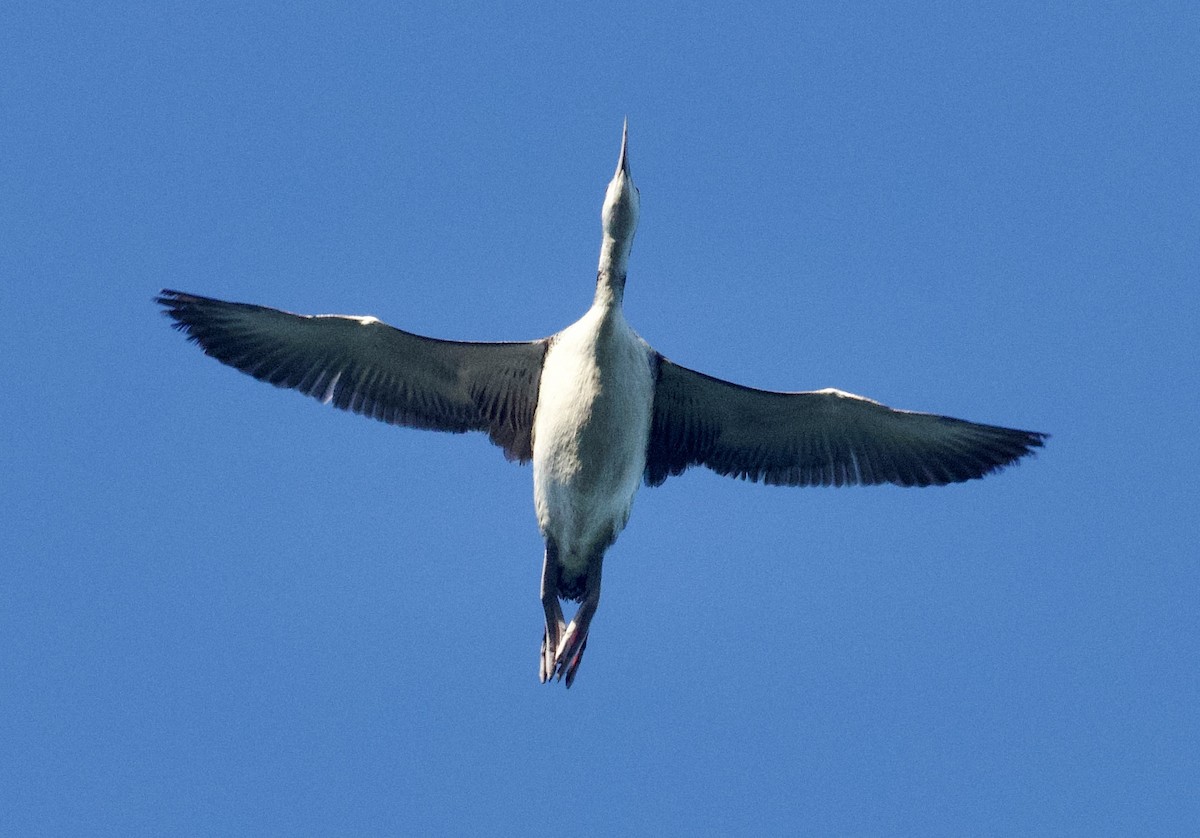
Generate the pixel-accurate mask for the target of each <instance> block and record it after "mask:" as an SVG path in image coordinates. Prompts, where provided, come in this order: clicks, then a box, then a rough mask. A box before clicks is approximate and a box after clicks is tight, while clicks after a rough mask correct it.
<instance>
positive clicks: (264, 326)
mask: <svg viewBox="0 0 1200 838" xmlns="http://www.w3.org/2000/svg"><path fill="white" fill-rule="evenodd" d="M155 301H156V302H158V303H159V304H161V305H162V306H164V307H165V308H166V312H165V313H166V314H167V315H168V316H169V317H171V318H172V319H174V320H175V323H174V326H175V328H176V329H178V330H179V331H181V332H183V333H184V334H186V335H187V336H188V339H189V340H191V341H193V342H195V343H196V344H198V345H199V346H200V348H201V349H203V350H204V352H205V354H208V355H211V356H212V357H214V358H216V359H217V360H218V361H220V362H221V363H223V364H228V365H229V366H231V367H235V368H236V369H239V370H241V371H242V372H244V373H246V374H248V375H252V376H254V377H255V378H257V379H258V380H260V381H266V382H268V383H270V384H274V385H275V386H276V387H288V388H291V389H293V390H299V391H300V392H301V393H304V394H305V395H308V396H312V397H314V398H317V399H320V400H321V401H323V402H325V403H327V404H332V405H333V406H334V407H338V408H341V409H342V410H350V411H353V412H355V413H361V414H362V415H364V416H369V417H371V418H373V419H378V420H380V421H382V422H390V423H392V424H395V425H408V426H410V427H414V428H429V429H432V430H438V431H450V432H452V433H463V432H465V431H486V432H487V434H488V436H489V437H491V439H492V441H493V442H494V443H496V444H497V445H499V446H500V447H501V448H503V449H504V453H505V456H507V457H508V458H509V459H514V460H520V461H526V460H528V459H530V458H531V457H532V456H533V443H532V440H531V432H532V428H533V414H534V411H535V409H536V408H537V392H538V382H539V380H540V377H541V370H542V358H543V357H544V356H545V353H546V341H534V342H531V343H466V342H459V341H447V340H437V339H434V338H427V337H422V336H420V335H414V334H411V333H409V332H403V331H401V330H399V329H394V328H392V327H391V326H388V325H387V324H385V323H381V322H380V321H378V320H376V319H375V318H373V317H343V316H339V315H316V316H310V315H302V314H289V313H288V312H285V311H280V310H278V309H274V308H267V307H265V306H257V305H250V304H248V303H229V302H225V301H223V300H214V299H211V298H208V297H199V296H195V295H193V294H184V293H181V292H179V291H166V290H164V291H163V292H162V294H160V295H159V296H158V297H157V298H156V299H155Z"/></svg>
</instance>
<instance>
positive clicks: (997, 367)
mask: <svg viewBox="0 0 1200 838" xmlns="http://www.w3.org/2000/svg"><path fill="white" fill-rule="evenodd" d="M975 5H976V4H934V3H930V4H924V3H900V4H879V5H876V6H871V7H869V8H868V7H866V6H858V5H854V4H843V3H821V4H793V3H778V4H769V3H764V4H759V5H755V6H751V7H734V6H733V5H730V4H710V3H703V2H701V3H692V4H658V3H638V4H627V5H604V6H602V7H600V6H588V7H586V8H578V9H572V8H570V7H562V6H560V7H556V8H554V9H540V10H536V11H529V12H517V11H513V10H501V9H499V8H490V7H484V5H483V4H478V5H476V4H440V3H419V4H391V3H379V4H357V5H355V6H354V8H353V9H349V8H346V7H345V5H344V4H330V5H323V4H303V5H298V6H295V7H293V6H287V5H279V4H256V5H252V6H249V5H247V4H224V3H209V4H202V5H201V6H195V7H193V6H188V5H174V4H163V5H153V6H151V5H142V4H126V3H108V4H71V3H46V4H42V3H37V4H34V3H24V4H23V3H17V4H8V5H6V6H5V7H4V10H3V11H0V106H2V110H3V119H0V280H2V281H0V311H3V312H4V314H5V318H4V322H5V325H4V328H3V330H0V373H2V374H3V377H4V381H5V382H6V390H7V396H6V398H4V399H3V400H0V430H2V432H3V435H4V444H3V446H0V500H2V503H3V505H2V507H0V508H2V509H3V512H2V516H3V523H2V526H0V556H2V557H3V558H2V560H0V638H2V642H0V672H3V677H2V678H0V708H2V711H3V712H0V741H3V742H4V743H5V745H4V747H3V749H0V787H2V788H3V789H4V792H3V802H2V803H0V832H3V833H4V834H12V835H17V834H36V833H41V834H67V833H89V834H120V835H134V834H147V835H149V834H155V835H162V834H235V833H241V834H250V833H259V834H262V833H273V834H305V833H312V834H321V833H323V834H351V833H358V834H389V833H391V834H398V833H405V832H407V833H409V834H417V833H418V832H419V833H420V834H466V833H470V832H476V833H478V832H484V831H486V832H489V833H494V834H505V833H508V834H514V835H518V834H520V835H528V834H531V833H532V832H533V831H534V830H544V829H569V830H571V831H573V832H582V833H583V834H655V835H660V834H666V835H685V834H698V833H703V832H706V831H711V832H721V833H724V834H755V835H761V834H793V833H796V832H809V833H814V834H821V833H825V834H828V833H834V832H836V833H842V834H855V833H857V834H906V833H907V834H924V835H938V834H944V835H962V834H986V833H991V834H1004V833H1008V834H1015V833H1023V834H1036V833H1057V834H1072V833H1073V834H1088V835H1092V834H1102V833H1109V834H1131V833H1142V834H1149V833H1159V834H1163V833H1168V832H1172V831H1176V830H1183V829H1184V828H1186V827H1188V826H1189V825H1190V826H1191V827H1193V828H1194V826H1195V824H1196V823H1197V822H1198V820H1200V805H1198V804H1197V800H1200V797H1198V795H1197V790H1198V788H1200V741H1198V740H1200V736H1198V734H1197V731H1198V730H1200V712H1198V708H1200V678H1198V676H1197V669H1196V661H1197V659H1198V656H1200V642H1198V638H1200V631H1198V629H1200V625H1198V623H1200V620H1198V618H1197V609H1196V603H1197V595H1198V593H1200V585H1198V582H1200V572H1198V559H1197V551H1196V541H1197V535H1198V533H1197V529H1198V526H1197V520H1198V518H1200V515H1198V514H1197V499H1196V492H1195V489H1194V485H1193V484H1194V481H1195V474H1196V472H1197V469H1198V467H1200V446H1198V445H1197V442H1196V435H1195V430H1196V423H1197V416H1198V410H1197V408H1200V386H1198V385H1200V376H1198V374H1197V357H1198V356H1200V353H1198V352H1197V349H1198V346H1197V344H1198V342H1200V341H1198V340H1197V322H1198V321H1200V292H1198V291H1197V278H1198V277H1200V246H1198V235H1197V233H1198V231H1200V178H1198V170H1197V162H1196V160H1197V155H1196V137H1197V135H1198V133H1200V112H1198V107H1197V100H1196V95H1195V94H1196V90H1197V83H1198V81H1200V78H1198V76H1200V71H1198V70H1197V64H1196V60H1195V56H1196V54H1197V49H1198V48H1200V43H1198V41H1200V35H1198V33H1200V15H1198V13H1197V11H1196V7H1195V6H1194V4H1184V3H1179V4H1153V3H1145V4H1090V3H1079V4H1043V3H1018V4H1011V3H1010V4H1002V6H1001V5H1000V4H996V6H995V8H994V9H990V10H989V9H984V8H975ZM965 6H970V7H971V8H966V7H965ZM626 115H628V117H629V122H630V146H631V160H632V169H633V174H634V177H635V179H636V181H637V183H638V185H639V187H640V189H641V194H642V225H641V228H640V229H639V232H638V237H637V242H636V244H635V247H634V250H633V257H632V263H631V272H630V279H629V287H628V293H627V296H626V308H627V312H628V316H629V319H630V321H631V322H632V323H633V324H634V326H635V328H637V329H638V330H639V332H640V333H641V334H642V335H643V336H644V337H645V338H646V339H647V340H649V341H650V342H651V344H653V345H654V346H655V347H656V348H658V349H659V350H660V351H662V352H663V353H664V354H665V355H667V356H668V357H671V358H672V359H674V360H677V361H678V362H680V363H683V364H686V365H688V366H691V367H693V368H696V369H701V370H704V371H706V372H709V373H711V374H714V375H719V376H722V377H726V378H730V379H733V380H736V381H739V382H742V383H745V384H750V385H755V386H760V387H770V388H777V389H816V388H820V387H827V386H835V387H839V388H842V389H845V390H849V391H851V392H855V393H861V394H863V395H867V396H870V397H872V398H876V399H879V400H881V401H883V402H885V403H888V404H891V405H893V406H897V407H904V408H910V409H916V410H928V411H934V412H940V413H946V414H950V415H954V416H961V417H964V418H968V419H974V420H978V421H985V422H993V423H998V424H1005V425H1010V426H1014V427H1020V428H1030V429H1034V430H1040V431H1046V432H1049V433H1051V434H1052V435H1053V436H1052V438H1051V440H1050V442H1049V444H1048V447H1047V448H1046V449H1045V450H1044V451H1043V452H1042V453H1041V454H1040V456H1038V457H1037V458H1036V459H1033V460H1030V461H1027V462H1024V463H1023V464H1021V465H1020V467H1018V468H1014V469H1011V470H1009V471H1007V472H1005V473H1003V474H1001V475H998V476H994V477H990V478H988V479H986V480H983V481H976V482H972V483H971V484H968V485H960V486H953V487H947V488H942V489H924V490H904V489H899V488H892V487H882V488H871V489H840V490H834V489H828V490H811V489H809V490H799V489H778V488H767V487H762V486H756V485H748V484H745V483H740V482H736V481H732V480H728V479H722V478H718V477H716V476H715V475H712V474H709V473H706V472H699V471H697V472H691V473H689V474H687V475H685V476H683V477H680V478H675V479H672V480H670V481H668V482H667V484H666V485H664V486H663V487H662V488H659V489H655V490H645V491H643V492H642V493H641V494H640V495H639V497H638V500H637V502H636V504H635V507H634V514H633V517H632V520H631V524H630V526H629V528H628V529H627V530H626V532H625V534H624V535H623V536H622V537H621V539H620V541H618V543H617V545H616V546H615V547H614V549H613V550H612V551H611V553H610V554H609V559H608V562H607V563H606V566H605V588H604V600H603V602H602V605H601V608H600V611H599V614H598V616H597V619H596V622H595V623H594V626H593V631H592V636H591V642H590V644H589V649H588V653H587V657H586V660H585V661H584V664H583V666H582V668H581V669H580V674H579V678H578V680H577V682H576V684H575V686H574V687H573V688H572V689H571V690H570V691H569V692H567V691H565V690H563V689H562V687H561V685H556V686H541V685H539V684H538V683H537V677H536V675H537V653H538V643H539V640H540V636H541V610H540V606H539V604H538V601H537V590H538V578H539V573H540V565H541V541H540V538H539V535H538V532H537V527H536V523H535V521H534V516H533V511H532V503H531V484H530V472H529V470H528V468H522V467H517V466H513V465H510V464H508V463H506V462H505V461H504V459H503V457H502V456H501V455H500V452H499V451H498V450H496V449H494V448H492V447H490V446H489V445H488V444H487V442H486V440H485V439H484V438H482V437H481V436H468V437H459V436H448V435H447V436H444V435H438V434H431V433H423V432H417V431H410V430H405V429H398V428H394V427H389V426H384V425H381V424H378V423H374V422H370V421H367V420H364V419H362V418H359V417H355V416H351V415H347V414H342V413H339V412H337V411H334V410H332V409H329V408H323V407H322V406H320V405H319V404H317V403H316V402H313V401H312V400H309V399H304V398H302V397H300V396H297V395H296V394H294V393H289V392H284V391H280V390H275V389H273V388H270V387H267V386H265V385H263V384H260V383H258V382H256V381H253V380H252V379H250V378H248V377H246V376H242V375H240V374H238V373H235V372H234V371H232V370H229V369H227V368H225V367H222V366H220V365H219V364H217V363H215V362H213V361H212V360H210V359H208V358H205V357H204V356H203V355H201V353H200V352H198V351H197V350H196V349H195V348H194V347H192V346H189V345H187V344H186V342H185V341H184V340H183V339H182V337H181V336H180V335H178V334H176V333H174V332H172V331H171V330H170V329H169V328H167V322H166V321H165V320H164V319H163V318H162V317H161V316H160V315H159V314H158V313H157V312H156V310H155V307H154V306H153V305H152V304H151V301H150V300H151V296H152V295H153V294H154V293H155V292H156V291H157V290H158V289H159V288H161V287H173V288H180V289H183V290H187V291H193V292H197V293H203V294H208V295H213V296H218V297H225V298H228V299H235V300H246V301H253V302H259V303H264V304H268V305H274V306H278V307H282V308H287V309H289V310H293V311H301V312H337V313H351V314H373V315H376V316H378V317H380V318H381V319H384V320H386V321H387V322H390V323H392V324H394V325H397V326H400V327H403V328H406V329H409V330H412V331H417V332H421V333H424V334H430V335H436V336H441V337H448V338H465V339H480V340H486V339H514V340H515V339H527V338H536V337H541V336H544V335H547V334H550V333H552V332H555V331H557V330H559V329H561V328H562V327H564V326H565V325H567V324H569V323H570V322H572V321H573V320H574V319H576V318H577V317H578V316H579V315H580V314H581V313H582V312H583V310H584V309H585V308H586V306H587V305H588V303H589V302H590V299H591V294H592V286H593V281H594V270H595V263H596V257H597V253H598V246H599V210H600V202H601V199H602V197H603V194H604V187H605V184H606V183H607V181H608V179H609V177H610V176H611V174H612V169H613V166H614V164H615V161H616V155H617V149H618V143H619V135H620V127H621V120H622V119H623V118H624V117H625V116H626Z"/></svg>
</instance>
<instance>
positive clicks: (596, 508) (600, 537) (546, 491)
mask: <svg viewBox="0 0 1200 838" xmlns="http://www.w3.org/2000/svg"><path fill="white" fill-rule="evenodd" d="M651 369H652V367H651V351H650V349H649V347H648V346H647V345H646V343H645V342H644V341H642V339H641V338H639V337H638V336H637V335H636V334H635V333H634V332H633V330H632V329H630V328H629V325H628V324H627V323H626V322H625V318H624V316H623V315H622V314H621V311H620V309H619V308H618V309H615V310H611V309H610V310H605V309H603V308H600V307H595V308H593V309H591V310H590V311H589V312H588V313H587V314H585V315H584V316H583V318H582V319H581V320H579V321H578V322H577V323H575V324H573V325H571V326H569V327H568V328H567V329H565V330H564V331H562V332H560V333H559V335H558V336H557V337H556V339H555V341H554V343H553V344H552V346H551V348H550V350H549V351H548V352H547V353H546V359H545V364H544V366H543V368H542V379H541V387H540V389H539V391H538V406H537V414H536V416H535V417H534V425H533V499H534V506H535V508H536V510H537V517H538V525H539V526H540V527H541V529H542V532H543V534H545V535H548V536H550V537H552V538H553V539H554V540H555V542H556V543H557V544H558V548H559V560H560V561H561V562H562V563H563V564H564V565H565V566H567V567H568V568H571V569H580V568H582V567H583V565H584V564H585V563H586V561H587V559H588V555H589V553H590V552H591V550H592V549H594V548H595V547H597V546H600V543H601V542H603V546H607V542H608V540H610V539H611V538H615V537H616V535H617V533H619V532H620V531H621V530H622V529H623V528H624V526H625V522H626V521H627V520H628V518H629V511H630V509H631V507H632V505H633V496H634V494H635V493H636V492H637V489H638V486H639V485H640V484H641V480H642V473H643V471H644V470H645V467H646V443H647V441H648V439H649V437H650V415H651V410H652V408H653V399H654V380H653V375H652V372H651Z"/></svg>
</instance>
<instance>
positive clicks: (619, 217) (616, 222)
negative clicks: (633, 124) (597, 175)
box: [600, 120, 641, 254]
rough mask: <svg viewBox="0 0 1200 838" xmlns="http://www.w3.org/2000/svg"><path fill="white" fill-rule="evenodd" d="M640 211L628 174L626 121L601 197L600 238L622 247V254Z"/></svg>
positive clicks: (625, 250) (639, 199) (631, 238)
mask: <svg viewBox="0 0 1200 838" xmlns="http://www.w3.org/2000/svg"><path fill="white" fill-rule="evenodd" d="M640 212H641V197H640V196H639V195H638V190H637V187H636V186H634V185H633V176H632V175H631V174H630V173H629V120H626V121H625V127H624V128H623V129H622V131H621V156H620V158H619V159H618V160H617V171H616V174H614V175H613V179H612V180H611V181H610V182H609V184H608V192H607V193H606V194H605V196H604V209H603V210H601V212H600V219H601V221H602V222H603V225H604V237H605V238H606V239H612V240H613V242H615V243H617V244H619V245H623V247H622V248H621V249H622V250H624V252H625V253H626V254H628V253H629V246H630V245H631V244H632V243H633V234H634V233H635V232H637V224H638V215H639V213H640Z"/></svg>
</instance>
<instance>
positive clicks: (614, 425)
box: [156, 124, 1046, 687]
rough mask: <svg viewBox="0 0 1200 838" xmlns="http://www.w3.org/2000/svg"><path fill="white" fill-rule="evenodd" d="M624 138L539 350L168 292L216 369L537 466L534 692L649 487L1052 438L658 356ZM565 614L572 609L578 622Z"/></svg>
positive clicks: (569, 677)
mask: <svg viewBox="0 0 1200 838" xmlns="http://www.w3.org/2000/svg"><path fill="white" fill-rule="evenodd" d="M628 136H629V135H628V125H627V124H626V127H625V129H624V130H623V131H622V137H621V152H620V157H619V158H618V161H617V169H616V173H615V174H614V175H613V178H612V181H611V182H610V183H609V184H608V190H607V192H606V194H605V196H604V205H603V208H602V210H601V222H602V228H603V236H602V238H601V242H600V264H599V268H598V271H597V277H596V291H595V296H594V298H593V300H592V305H591V308H589V309H588V310H587V311H586V312H585V313H584V315H583V317H581V318H580V319H579V320H578V321H576V322H575V323H573V324H571V325H570V326H568V327H567V328H565V329H563V330H562V331H561V332H558V333H557V334H554V335H551V336H550V337H547V338H542V339H541V340H535V341H529V342H523V343H522V342H513V343H471V342H461V341H447V340H438V339H436V338H429V337H423V336H421V335H416V334H412V333H411V332H405V331H401V330H400V329H395V328H393V327H391V326H388V325H387V324H385V323H382V322H380V321H379V320H377V319H375V318H374V317H348V316H341V315H311V316H310V315H300V314H290V313H288V312H285V311H280V310H278V309H274V308H267V307H265V306H258V305H251V304H248V303H232V302H225V301H223V300H216V299H212V298H209V297H201V296H198V295H194V294H185V293H183V292H181V291H170V290H164V291H162V292H161V294H160V295H159V296H158V297H156V302H158V303H159V304H161V305H162V306H164V307H165V309H166V311H165V313H166V314H167V315H168V316H169V317H171V318H173V319H174V321H175V322H174V324H173V325H174V327H175V328H176V329H178V330H180V331H181V332H183V333H184V334H186V335H187V336H188V339H189V340H191V341H193V342H194V343H196V344H198V345H199V346H200V348H201V349H203V351H204V352H205V353H206V354H208V355H211V356H212V357H214V358H216V359H217V360H218V361H220V362H221V363H224V364H228V365H229V366H231V367H235V368H236V369H239V370H241V371H242V372H244V373H247V374H248V375H252V376H254V377H255V378H257V379H259V380H260V381H266V382H269V383H271V384H274V385H275V386H277V387H287V388H291V389H294V390H298V391H300V392H301V393H304V394H305V395H308V396H313V397H315V398H317V399H320V400H321V401H322V402H325V403H326V404H332V405H333V406H334V407H337V408H341V409H342V410H349V411H353V412H355V413H360V414H362V415H364V416H369V417H371V418H374V419H378V420H380V421H383V422H390V423H392V424H396V425H407V426H409V427H414V428H427V429H431V430H438V431H449V432H452V433H464V432H466V431H483V432H485V433H487V435H488V436H489V437H490V438H491V440H492V442H494V443H495V444H496V445H498V446H500V448H501V449H503V451H504V454H505V456H506V457H508V459H510V460H516V461H518V462H522V463H525V462H529V461H532V462H533V502H534V507H535V509H536V512H537V521H538V526H539V528H540V530H541V533H542V536H543V538H544V539H545V545H546V549H545V556H544V561H543V564H542V584H541V602H542V607H543V609H544V611H545V622H546V629H545V633H544V635H543V639H542V649H541V656H540V667H539V668H540V677H541V680H542V682H543V683H544V682H546V681H549V680H551V679H555V678H557V679H558V680H562V679H563V678H565V679H566V685H567V686H568V687H570V686H571V684H572V683H573V682H574V680H575V675H576V673H577V671H578V669H579V663H580V660H581V659H582V657H583V652H584V649H585V648H586V647H587V641H588V630H589V628H590V627H591V624H592V618H593V617H594V616H595V614H596V608H597V606H598V605H599V603H600V578H601V569H602V567H603V564H604V555H605V552H606V551H607V550H608V548H609V547H610V546H612V544H613V542H614V541H615V540H616V538H617V536H618V534H620V532H621V531H622V530H623V529H624V528H625V524H626V523H627V522H628V520H629V513H630V510H631V508H632V506H633V498H634V495H635V494H636V493H637V490H638V488H639V486H640V485H641V484H642V483H643V482H644V483H646V484H647V485H649V486H658V485H660V484H661V483H662V482H663V481H665V480H666V479H667V478H668V477H671V476H672V475H677V474H681V473H683V472H684V471H685V470H686V469H688V468H690V467H691V466H697V465H700V466H706V467H708V468H710V469H712V470H713V471H715V472H716V473H717V474H723V475H728V476H730V477H737V478H741V479H744V480H751V481H762V482H764V483H769V484H774V485H780V486H844V485H852V484H863V485H873V484H880V483H893V484H897V485H900V486H934V485H943V484H947V483H958V482H961V481H964V480H971V479H973V478H977V477H983V476H984V475H986V474H990V473H992V472H994V471H997V470H999V469H1001V468H1003V467H1004V466H1007V465H1009V464H1012V463H1014V462H1016V461H1017V460H1018V459H1020V458H1021V457H1024V456H1025V455H1027V454H1030V453H1031V452H1032V451H1033V449H1034V448H1038V447H1040V446H1041V445H1042V444H1043V440H1044V439H1045V438H1046V435H1045V434H1041V433H1037V432H1034V431H1021V430H1014V429H1011V428H1002V427H997V426H994V425H982V424H978V423H975V422H967V421H964V420H961V419H952V418H950V417H947V416H937V415H934V414H929V413H916V412H911V411H906V410H895V409H892V408H890V407H887V406H885V405H883V404H880V403H879V402H876V401H872V400H871V399H867V398H864V397H862V396H856V395H853V394H851V393H845V392H842V391H841V390H834V389H825V390H814V391H811V392H794V393H784V392H772V391H766V390H756V389H753V388H750V387H743V386H741V385H739V384H734V383H731V382H728V381H722V380H721V379H719V378H713V377H712V376H709V375H705V374H704V373H701V372H696V371H694V370H690V369H688V368H687V367H683V366H680V365H679V364H676V363H674V362H673V361H670V360H668V359H667V358H665V357H663V356H662V355H661V354H659V353H658V352H656V351H655V350H654V349H653V348H652V347H651V346H650V345H649V344H647V343H646V342H645V341H644V340H642V338H641V337H639V336H638V334H637V333H636V332H634V331H633V329H632V328H631V327H630V326H629V324H628V323H627V322H626V320H625V315H624V313H623V311H622V299H623V297H624V293H625V280H626V275H627V270H626V269H627V266H628V263H629V254H630V248H631V247H632V245H633V237H634V233H635V232H636V230H637V225H638V216H639V212H640V196H639V194H638V190H637V188H636V187H635V186H634V184H633V177H632V176H631V174H630V169H629V143H628ZM561 601H574V602H577V603H579V606H578V609H577V611H576V613H575V615H574V617H573V618H572V620H571V621H570V623H568V622H567V621H566V620H565V618H564V615H563V610H562V605H561Z"/></svg>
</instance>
